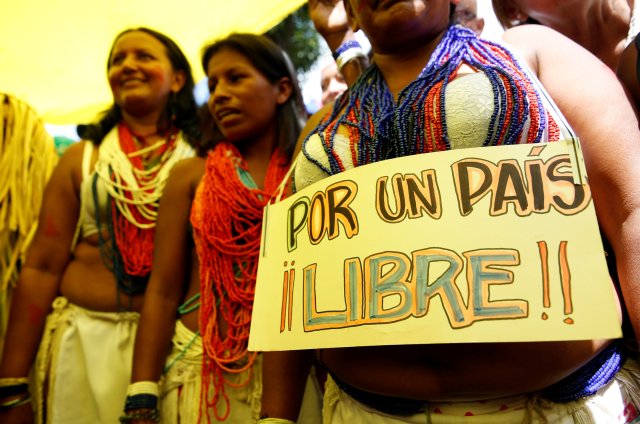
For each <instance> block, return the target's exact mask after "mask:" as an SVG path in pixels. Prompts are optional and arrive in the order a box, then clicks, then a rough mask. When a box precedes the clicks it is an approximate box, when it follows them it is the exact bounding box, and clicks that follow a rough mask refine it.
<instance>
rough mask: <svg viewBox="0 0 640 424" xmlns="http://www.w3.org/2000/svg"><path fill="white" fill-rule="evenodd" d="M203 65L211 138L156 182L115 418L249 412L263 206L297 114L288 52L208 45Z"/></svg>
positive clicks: (257, 391)
mask: <svg viewBox="0 0 640 424" xmlns="http://www.w3.org/2000/svg"><path fill="white" fill-rule="evenodd" d="M202 66H203V68H204V71H205V73H206V74H207V76H208V82H209V90H210V98H209V110H210V111H211V115H212V116H213V120H214V121H215V125H216V127H217V128H218V129H219V131H220V133H221V135H222V137H221V140H220V141H218V142H217V143H212V146H210V147H209V150H208V152H204V153H203V154H202V155H201V157H196V158H192V159H189V160H187V161H184V162H183V163H181V164H179V165H178V166H176V167H175V168H174V169H173V171H172V173H171V177H170V178H169V181H168V183H167V189H166V191H165V195H164V196H163V199H162V202H161V204H160V216H159V219H158V231H157V239H156V240H157V244H158V246H157V247H158V248H157V251H156V258H155V260H154V266H153V272H152V274H151V279H150V282H149V288H148V290H147V294H146V297H145V302H144V307H143V309H142V315H141V320H140V331H138V335H137V337H136V344H135V353H134V366H133V375H132V381H133V383H132V384H131V386H130V389H129V392H128V394H129V396H128V397H127V399H126V402H125V416H124V417H125V419H126V420H139V421H140V422H150V421H152V418H155V417H156V416H157V415H158V414H159V415H160V419H161V420H162V422H167V423H173V422H180V423H208V422H214V421H223V422H226V423H239V424H244V423H250V422H253V421H255V419H256V418H257V417H258V415H259V412H260V395H261V391H262V384H261V363H262V357H261V355H260V354H257V353H255V352H249V351H248V350H247V343H248V337H249V326H250V320H251V311H252V305H253V294H254V289H255V280H256V273H257V264H258V253H259V250H260V237H261V227H262V210H263V208H264V206H265V205H266V204H267V202H269V199H270V197H271V195H272V194H273V193H274V191H275V190H276V188H277V187H278V186H279V184H280V182H281V181H282V180H283V178H284V176H285V174H286V173H287V171H288V169H289V165H290V163H291V156H292V152H293V148H294V146H295V141H296V139H297V137H298V135H299V134H300V130H301V129H302V126H303V125H304V121H305V119H306V112H305V110H304V105H303V102H302V95H301V92H300V89H299V88H298V83H297V78H296V75H295V71H294V70H293V67H292V65H291V63H290V61H289V58H288V56H287V55H286V53H285V52H284V51H283V50H282V49H281V48H280V47H278V46H277V45H276V44H275V43H273V42H272V41H271V40H269V39H268V38H266V37H264V36H259V35H253V34H232V35H230V36H228V37H226V38H224V39H222V40H219V41H216V42H214V43H213V44H211V45H209V46H207V47H206V48H205V49H204V52H203V58H202ZM181 302H182V304H180V303H181ZM176 319H177V321H176ZM174 329H175V330H174ZM172 337H173V340H172ZM172 343H173V351H172V352H171V353H170V354H169V356H168V357H167V351H168V348H169V346H170V345H171V344H172ZM161 378H162V381H160V380H161ZM159 381H160V384H158V382H159ZM310 387H311V389H313V386H310ZM303 391H304V390H301V392H300V393H301V394H302V392H303ZM309 393H310V395H311V396H309V397H308V401H309V403H308V405H309V407H308V408H306V407H305V408H303V412H302V415H301V416H300V422H301V423H308V424H312V423H314V422H319V421H320V415H319V410H320V405H319V395H317V392H316V396H315V400H314V397H313V394H314V393H313V392H312V391H310V392H309ZM314 402H315V405H314ZM140 418H144V419H140ZM136 422H138V421H136Z"/></svg>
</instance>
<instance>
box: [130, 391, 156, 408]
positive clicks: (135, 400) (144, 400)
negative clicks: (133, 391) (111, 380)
mask: <svg viewBox="0 0 640 424" xmlns="http://www.w3.org/2000/svg"><path fill="white" fill-rule="evenodd" d="M157 407H158V396H156V395H151V394H148V393H140V394H137V395H129V396H127V400H126V401H125V403H124V411H125V412H128V411H133V410H136V409H156V408H157Z"/></svg>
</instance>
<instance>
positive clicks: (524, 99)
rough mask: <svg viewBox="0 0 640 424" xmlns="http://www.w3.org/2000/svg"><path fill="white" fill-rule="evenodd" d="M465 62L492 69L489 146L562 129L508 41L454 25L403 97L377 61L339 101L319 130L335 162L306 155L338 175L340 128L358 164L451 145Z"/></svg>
mask: <svg viewBox="0 0 640 424" xmlns="http://www.w3.org/2000/svg"><path fill="white" fill-rule="evenodd" d="M463 63H464V64H467V65H468V66H470V67H471V68H473V69H475V70H477V71H479V72H482V73H484V74H485V75H486V76H487V78H488V80H489V81H490V83H491V86H492V90H493V100H494V105H495V107H494V110H493V113H492V115H491V119H490V123H489V128H488V132H487V137H486V139H485V141H484V143H483V145H484V146H496V145H503V144H516V143H519V142H520V141H521V139H523V137H524V134H526V141H527V142H528V143H538V142H540V141H541V140H542V137H543V134H544V131H545V128H549V130H550V132H555V131H556V129H557V124H556V123H555V121H553V118H551V116H549V115H548V113H547V112H546V110H545V108H544V106H543V103H542V99H541V97H540V94H539V93H538V90H537V89H536V87H535V84H534V82H533V81H532V79H531V77H530V76H529V75H528V74H527V72H526V71H525V70H524V69H523V68H522V66H521V65H520V64H519V63H518V61H517V60H516V59H515V57H514V56H513V55H512V54H511V53H510V52H509V51H508V50H507V49H506V48H505V47H503V46H501V45H499V44H496V43H493V42H491V41H488V40H483V39H480V38H478V37H476V35H475V33H474V32H473V31H471V30H469V29H467V28H464V27H461V26H458V25H454V26H450V27H449V28H448V29H447V32H446V33H445V35H444V36H443V38H442V40H441V41H440V43H439V44H438V46H437V47H436V50H435V51H434V53H433V54H432V55H431V58H430V59H429V62H428V63H427V65H426V67H425V68H424V69H423V70H422V72H421V73H420V75H419V76H418V77H417V78H416V79H415V80H414V81H413V82H412V83H410V84H409V85H408V86H407V87H405V88H404V89H403V90H402V91H401V92H400V94H399V96H398V101H397V103H396V102H395V101H394V98H393V95H392V94H391V92H390V91H389V88H388V87H387V85H386V82H385V81H384V78H383V76H382V74H381V73H380V71H379V69H378V68H377V67H376V66H375V65H374V66H371V67H370V68H369V69H367V70H366V71H365V72H364V73H363V74H362V75H361V76H360V78H359V79H358V81H357V82H356V83H355V84H354V85H353V87H352V88H351V89H350V90H349V91H348V92H347V93H345V94H344V95H343V96H341V97H340V98H339V100H337V101H336V104H335V106H334V108H333V111H332V112H331V114H329V115H327V117H326V118H325V119H324V120H323V122H322V123H321V124H320V125H319V126H318V128H317V129H316V130H315V131H313V132H312V134H311V135H313V134H318V135H319V136H320V139H321V140H322V145H323V147H324V149H325V152H326V154H327V157H328V161H329V169H327V167H326V166H324V165H322V164H321V163H320V162H319V161H318V160H316V159H315V158H313V157H311V156H310V155H309V154H308V153H307V152H306V150H305V149H304V148H303V151H304V153H305V155H306V156H307V158H308V159H309V160H311V161H312V162H314V163H315V164H316V165H317V166H319V167H320V168H321V169H323V170H324V171H325V172H326V173H328V174H330V175H333V174H336V173H339V172H342V171H344V170H345V168H344V165H343V164H342V160H341V159H340V157H339V155H338V153H337V152H336V151H335V150H334V146H333V143H334V139H335V135H336V132H337V130H338V128H339V127H343V128H345V129H346V130H347V132H348V134H349V139H350V143H351V146H350V149H351V155H352V159H353V163H354V166H360V165H365V164H368V163H373V162H377V161H380V160H384V159H390V158H394V157H401V156H407V155H413V154H419V153H428V152H434V151H443V150H449V149H450V148H451V144H450V141H449V136H448V132H447V123H446V111H445V90H446V87H447V84H448V83H450V82H451V81H452V80H453V79H454V78H455V77H456V75H457V73H458V70H459V69H460V66H461V65H462V64H463ZM527 123H528V124H529V125H528V127H527ZM525 132H526V133H525Z"/></svg>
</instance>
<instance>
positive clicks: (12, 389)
mask: <svg viewBox="0 0 640 424" xmlns="http://www.w3.org/2000/svg"><path fill="white" fill-rule="evenodd" d="M22 393H29V385H28V384H27V383H18V384H7V385H0V399H2V398H7V397H10V396H15V395H19V394H22Z"/></svg>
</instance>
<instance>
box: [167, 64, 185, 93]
mask: <svg viewBox="0 0 640 424" xmlns="http://www.w3.org/2000/svg"><path fill="white" fill-rule="evenodd" d="M186 82H187V76H186V74H185V73H184V71H183V70H179V71H176V72H174V73H173V81H171V92H172V93H178V92H180V90H182V87H184V85H185V83H186Z"/></svg>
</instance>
